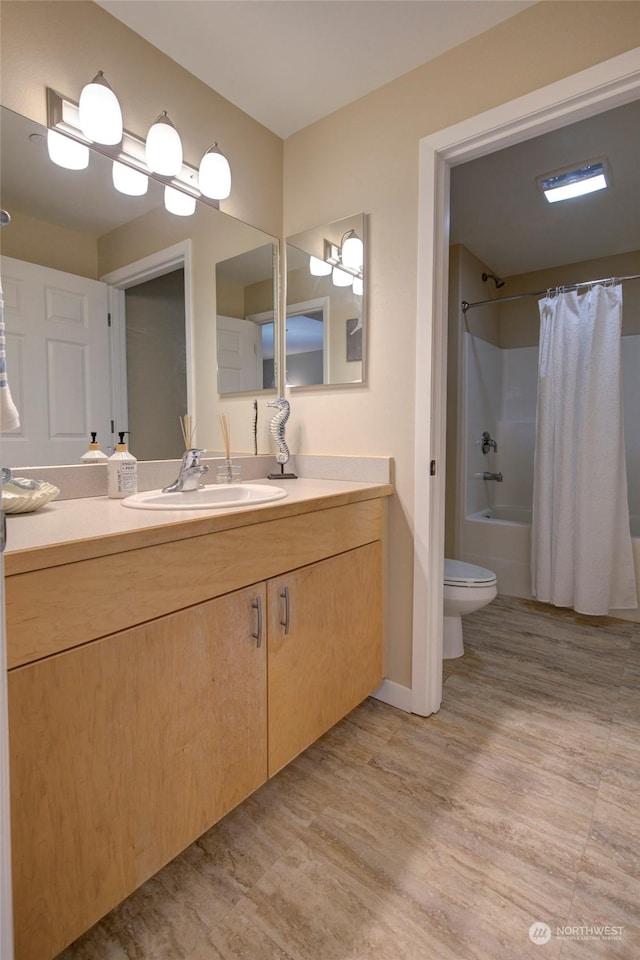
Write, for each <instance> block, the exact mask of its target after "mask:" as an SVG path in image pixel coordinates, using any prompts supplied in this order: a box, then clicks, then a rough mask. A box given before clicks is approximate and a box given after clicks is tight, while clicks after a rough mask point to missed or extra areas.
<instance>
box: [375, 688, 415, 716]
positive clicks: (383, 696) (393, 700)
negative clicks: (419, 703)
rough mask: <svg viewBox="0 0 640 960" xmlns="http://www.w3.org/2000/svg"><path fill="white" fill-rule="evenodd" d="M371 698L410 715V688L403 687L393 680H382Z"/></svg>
mask: <svg viewBox="0 0 640 960" xmlns="http://www.w3.org/2000/svg"><path fill="white" fill-rule="evenodd" d="M371 696H372V697H374V698H375V699H376V700H382V702H383V703H388V704H389V705H390V706H392V707H397V708H398V710H404V712H405V713H411V687H403V686H402V684H401V683H396V682H395V680H383V681H382V683H381V684H380V686H379V687H378V689H377V690H374V692H373V693H372V694H371Z"/></svg>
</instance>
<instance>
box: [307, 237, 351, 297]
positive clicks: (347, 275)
mask: <svg viewBox="0 0 640 960" xmlns="http://www.w3.org/2000/svg"><path fill="white" fill-rule="evenodd" d="M363 263H364V244H363V242H362V240H361V239H360V237H359V236H358V235H357V233H356V232H355V230H349V231H348V232H347V233H345V235H344V236H343V238H342V242H341V244H337V243H333V242H332V241H331V240H326V239H325V240H324V257H323V259H320V257H314V256H310V257H309V273H310V274H311V275H312V276H314V277H327V276H329V274H331V280H332V282H333V285H334V286H335V287H349V286H351V285H353V292H354V293H355V295H356V296H358V297H361V296H362V291H363V283H362V267H363Z"/></svg>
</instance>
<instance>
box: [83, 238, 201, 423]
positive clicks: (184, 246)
mask: <svg viewBox="0 0 640 960" xmlns="http://www.w3.org/2000/svg"><path fill="white" fill-rule="evenodd" d="M180 267H182V268H183V269H184V325H185V350H186V366H187V412H188V413H190V414H191V422H192V423H197V417H196V392H195V376H194V353H193V349H194V347H193V344H194V329H193V274H192V270H191V240H183V241H181V242H180V243H175V244H173V245H172V246H171V247H165V249H164V250H157V251H156V252H155V253H152V254H150V255H149V256H148V257H142V259H140V260H134V261H133V262H132V263H128V264H126V266H124V267H119V268H118V269H117V270H112V271H111V272H110V273H106V274H104V276H102V277H100V279H101V280H102V281H103V282H104V283H106V284H108V286H109V312H110V315H111V396H112V398H113V400H112V405H113V413H112V416H113V418H114V420H115V422H116V423H125V422H126V421H127V376H126V372H127V362H126V336H125V290H128V289H129V288H130V287H135V286H137V285H138V284H140V283H145V282H146V281H147V280H154V279H155V278H156V277H162V276H164V274H165V273H171V271H172V270H177V269H179V268H180Z"/></svg>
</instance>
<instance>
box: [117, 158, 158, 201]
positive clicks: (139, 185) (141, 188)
mask: <svg viewBox="0 0 640 960" xmlns="http://www.w3.org/2000/svg"><path fill="white" fill-rule="evenodd" d="M111 175H112V177H113V185H114V187H115V188H116V190H119V191H120V193H126V194H127V196H129V197H143V196H144V195H145V193H146V192H147V189H148V187H149V177H148V176H147V175H146V173H142V172H141V171H140V170H134V169H133V167H129V166H127V164H126V163H120V162H119V161H118V160H114V161H113V168H112V172H111Z"/></svg>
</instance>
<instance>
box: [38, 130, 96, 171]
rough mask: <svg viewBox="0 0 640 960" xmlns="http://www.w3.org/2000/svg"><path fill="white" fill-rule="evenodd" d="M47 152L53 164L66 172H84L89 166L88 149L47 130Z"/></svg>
mask: <svg viewBox="0 0 640 960" xmlns="http://www.w3.org/2000/svg"><path fill="white" fill-rule="evenodd" d="M47 151H48V153H49V159H50V160H52V161H53V163H55V164H57V165H58V166H59V167H65V169H67V170H86V169H87V167H88V166H89V147H87V146H86V145H85V144H84V143H78V141H77V140H71V139H70V138H69V137H65V135H64V134H63V133H58V131H57V130H47Z"/></svg>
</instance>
